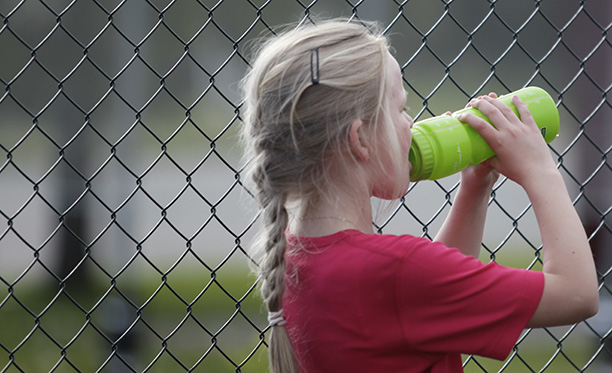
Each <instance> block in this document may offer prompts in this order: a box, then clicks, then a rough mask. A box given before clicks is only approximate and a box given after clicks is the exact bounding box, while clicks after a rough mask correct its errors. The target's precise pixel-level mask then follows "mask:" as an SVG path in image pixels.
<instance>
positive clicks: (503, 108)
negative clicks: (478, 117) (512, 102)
mask: <svg viewBox="0 0 612 373" xmlns="http://www.w3.org/2000/svg"><path fill="white" fill-rule="evenodd" d="M483 101H484V102H486V103H488V104H490V105H492V106H493V107H495V109H497V111H498V112H499V113H501V115H502V116H503V118H504V119H506V120H507V121H509V122H510V123H514V124H518V123H520V118H519V117H518V116H517V115H516V113H515V112H514V111H512V109H511V108H510V107H509V106H508V105H506V104H505V103H503V102H501V101H499V100H495V99H493V98H490V97H486V98H485V99H484V100H483ZM482 105H483V104H478V103H477V106H476V108H477V109H478V110H480V111H482V110H481V106H482ZM485 110H488V111H491V112H495V110H494V109H490V108H486V109H485ZM482 113H483V114H485V115H486V116H487V117H488V118H489V119H491V122H492V123H494V124H495V125H496V126H497V121H498V120H501V119H502V118H499V119H498V115H497V114H491V115H493V117H491V116H489V114H488V113H485V112H484V111H482Z"/></svg>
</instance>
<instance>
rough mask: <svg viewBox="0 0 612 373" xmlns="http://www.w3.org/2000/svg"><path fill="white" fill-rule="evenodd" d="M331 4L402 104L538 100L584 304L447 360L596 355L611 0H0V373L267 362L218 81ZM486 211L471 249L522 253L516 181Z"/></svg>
mask: <svg viewBox="0 0 612 373" xmlns="http://www.w3.org/2000/svg"><path fill="white" fill-rule="evenodd" d="M336 16H343V17H347V18H352V17H357V18H361V19H367V20H377V21H379V22H380V23H381V24H382V25H383V26H385V27H386V30H387V33H388V34H389V35H390V37H391V40H392V43H393V46H394V48H395V54H396V57H397V59H398V61H399V62H400V64H401V65H402V68H403V74H404V80H405V85H406V89H407V91H408V92H409V103H408V104H409V106H410V108H411V110H412V113H411V114H412V115H413V117H416V118H417V119H418V118H421V119H422V118H425V117H428V116H431V115H438V114H441V113H443V112H445V111H446V110H453V109H458V108H460V107H463V106H464V105H465V103H466V102H467V101H468V100H469V98H471V97H473V96H476V95H480V94H483V93H487V92H489V91H496V92H498V93H500V94H503V93H507V92H509V91H513V90H516V89H519V88H521V87H523V86H527V85H537V86H540V87H542V88H544V89H546V90H547V91H548V92H549V93H550V94H551V95H552V96H553V97H554V98H555V100H556V102H557V103H558V107H559V110H560V114H561V120H562V127H561V136H560V137H559V138H558V139H557V140H555V141H554V142H553V143H552V144H551V149H552V151H553V152H554V153H555V154H556V156H557V157H558V163H559V167H560V168H561V170H562V171H563V174H564V176H565V177H566V181H567V183H568V185H569V187H570V189H571V193H572V198H573V199H574V201H575V204H576V207H577V208H578V209H579V211H580V213H581V216H582V218H583V221H584V223H585V226H586V227H587V230H588V233H589V235H590V240H591V243H592V246H593V250H594V254H595V257H596V259H597V266H598V271H599V275H600V281H601V288H600V294H601V300H602V302H601V310H600V313H599V314H598V316H596V317H594V318H593V319H590V320H588V321H587V322H584V323H580V324H577V325H573V326H570V327H564V328H551V329H544V330H529V331H526V332H525V334H524V335H523V336H522V337H521V339H520V340H519V341H518V343H517V345H516V347H515V349H514V351H513V353H512V354H511V355H510V357H509V358H508V359H507V360H506V361H505V362H495V361H490V360H488V359H482V358H478V357H471V356H466V357H465V369H466V371H472V372H496V371H506V372H527V371H530V372H533V371H551V372H573V371H583V370H585V371H589V372H605V371H609V370H610V369H612V368H611V365H609V364H610V360H611V355H612V351H611V347H610V342H609V341H610V338H611V337H610V333H611V331H612V309H611V308H610V299H611V298H612V295H611V294H612V288H611V282H610V281H611V280H610V271H611V269H612V254H611V253H612V246H611V239H610V238H611V229H610V225H609V223H608V214H609V212H610V210H611V208H612V169H611V167H610V163H609V162H608V159H607V157H608V154H609V152H610V150H611V147H612V129H611V127H610V123H611V122H612V110H611V107H610V100H609V98H608V94H609V92H610V87H611V81H612V45H611V40H610V36H609V35H608V31H609V30H610V23H611V22H612V3H611V2H609V1H600V0H584V1H579V0H498V1H495V0H479V1H471V0H455V1H453V0H405V1H399V0H383V1H375V0H361V1H357V0H351V1H349V0H346V1H344V0H319V1H316V0H314V1H310V0H307V1H304V0H286V1H282V0H268V1H264V0H214V1H213V0H182V1H177V0H80V1H74V0H73V1H71V0H22V1H19V0H3V1H2V2H0V18H1V20H2V23H1V25H0V85H1V86H2V88H3V90H2V91H1V92H0V147H1V149H2V151H1V152H2V153H4V154H5V155H6V157H5V159H4V160H3V161H0V190H1V191H2V193H1V195H0V215H1V218H0V220H1V221H4V222H5V224H4V227H3V228H0V280H1V281H2V285H1V287H2V289H3V290H2V291H3V293H2V294H1V295H0V367H2V371H3V372H4V371H10V372H13V371H26V372H43V371H57V372H72V371H83V372H90V371H109V372H122V371H138V372H140V371H152V372H174V371H191V370H193V371H205V372H226V371H228V372H229V371H242V372H260V371H266V370H267V361H266V354H267V347H266V343H265V337H266V334H267V322H266V319H265V315H264V312H263V308H262V306H261V302H260V300H259V298H258V295H257V291H256V289H255V287H256V279H255V278H254V277H253V276H252V275H250V274H249V271H248V269H247V262H248V260H249V259H248V254H247V248H248V242H249V239H250V237H251V236H252V234H253V231H254V230H256V229H257V218H256V216H257V213H256V211H255V209H254V208H253V205H254V204H253V203H252V200H251V199H250V197H249V196H248V194H247V193H244V190H243V187H242V186H241V183H240V169H241V167H242V161H241V160H240V149H239V146H238V145H237V132H238V130H239V127H240V126H241V125H242V123H241V120H240V105H241V99H240V94H239V89H238V84H237V82H238V80H239V79H240V78H241V77H242V76H243V74H244V71H245V69H246V68H247V66H248V63H249V58H250V54H249V42H250V41H251V40H253V39H254V38H256V37H258V36H261V35H262V34H265V33H266V32H269V31H270V30H271V29H274V28H275V27H276V26H278V25H282V24H287V23H296V22H300V21H301V22H316V20H317V19H318V18H329V17H336ZM457 181H458V179H457V177H454V176H453V177H449V178H447V179H444V180H442V181H440V182H420V183H417V184H414V185H413V186H412V187H411V189H410V191H409V192H408V194H407V195H406V196H405V198H404V199H403V200H402V201H401V203H400V204H399V205H398V206H397V208H395V209H391V210H383V211H391V213H390V214H384V216H380V217H379V218H378V219H377V221H376V226H377V228H378V229H379V230H380V231H381V232H385V233H400V232H401V233H405V232H411V233H413V234H416V235H420V234H423V235H427V236H428V235H429V234H430V232H435V231H436V230H437V228H438V227H439V226H440V224H441V221H442V220H443V218H444V216H445V214H446V213H447V211H448V208H449V204H450V203H451V201H452V198H453V193H454V190H455V189H456V184H457ZM424 201H427V202H426V203H425V202H424ZM489 215H490V218H489V222H488V225H487V227H486V228H487V233H486V235H485V239H484V243H483V247H484V249H483V258H482V259H483V260H485V261H488V260H497V261H499V262H500V263H502V264H506V265H510V266H516V267H522V268H534V267H535V268H536V269H537V267H538V266H539V265H540V245H541V242H540V241H539V235H538V232H537V227H536V224H535V220H534V217H533V213H532V210H531V208H530V205H529V202H528V200H527V198H526V197H525V195H524V194H523V193H522V192H521V190H520V189H519V188H517V187H516V186H515V185H513V184H512V183H511V182H506V181H503V180H502V181H501V182H500V183H499V184H498V186H497V187H496V188H495V190H494V193H493V198H492V200H491V204H490V213H489Z"/></svg>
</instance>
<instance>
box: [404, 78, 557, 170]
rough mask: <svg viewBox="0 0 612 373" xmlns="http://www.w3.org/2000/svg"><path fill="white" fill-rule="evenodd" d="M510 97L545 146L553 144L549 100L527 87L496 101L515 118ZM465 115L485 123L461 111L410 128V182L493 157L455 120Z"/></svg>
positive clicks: (553, 116)
mask: <svg viewBox="0 0 612 373" xmlns="http://www.w3.org/2000/svg"><path fill="white" fill-rule="evenodd" d="M513 96H519V97H520V98H521V100H522V101H523V102H524V103H525V104H526V105H527V107H528V108H529V111H530V113H531V115H532V116H533V118H534V120H535V122H536V123H537V125H538V127H539V128H540V130H541V132H542V135H543V136H544V139H545V140H546V142H547V143H550V142H551V141H552V140H554V139H555V138H556V137H557V135H558V133H559V111H558V110H557V106H556V105H555V102H554V100H553V99H552V97H550V95H549V94H548V93H547V92H546V91H544V90H543V89H541V88H538V87H527V88H523V89H521V90H518V91H516V92H512V93H510V94H508V95H505V96H501V97H499V98H498V100H500V101H502V102H504V103H505V104H506V105H508V106H509V107H510V108H511V109H512V110H513V111H514V112H515V113H516V114H517V115H518V111H517V109H516V107H515V106H514V104H512V97H513ZM466 112H469V113H472V114H474V115H476V116H478V117H480V118H483V119H485V120H487V121H488V122H489V120H488V118H486V117H485V116H484V114H482V113H481V112H480V111H478V110H477V109H475V108H465V109H462V110H459V111H457V112H455V113H453V115H441V116H438V117H434V118H429V119H425V120H422V121H419V122H416V123H415V124H414V125H413V127H412V144H411V147H410V153H409V160H410V163H411V164H412V171H411V172H410V180H412V181H418V180H425V179H429V180H436V179H440V178H443V177H446V176H449V175H452V174H455V173H457V172H459V171H461V170H463V169H464V168H466V167H468V166H472V165H475V164H478V163H480V162H482V161H484V160H487V159H489V158H491V157H493V156H494V155H495V153H494V152H493V151H492V150H491V148H490V147H489V145H488V144H487V142H486V141H485V140H484V139H483V138H482V137H481V136H480V135H479V134H478V133H477V132H476V131H475V130H474V129H473V128H472V127H471V126H470V125H468V124H466V123H463V122H461V121H459V120H458V119H457V118H455V116H456V115H457V114H460V113H466ZM489 123H490V122H489Z"/></svg>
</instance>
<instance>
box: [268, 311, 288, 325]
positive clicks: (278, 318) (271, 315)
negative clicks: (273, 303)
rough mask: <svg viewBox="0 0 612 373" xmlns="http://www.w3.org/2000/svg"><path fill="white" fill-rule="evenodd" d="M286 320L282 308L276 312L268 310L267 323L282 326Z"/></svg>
mask: <svg viewBox="0 0 612 373" xmlns="http://www.w3.org/2000/svg"><path fill="white" fill-rule="evenodd" d="M286 322H287V321H286V320H285V313H284V311H283V309H282V308H281V309H280V310H279V311H276V312H268V323H270V326H276V325H278V326H283V325H285V323H286Z"/></svg>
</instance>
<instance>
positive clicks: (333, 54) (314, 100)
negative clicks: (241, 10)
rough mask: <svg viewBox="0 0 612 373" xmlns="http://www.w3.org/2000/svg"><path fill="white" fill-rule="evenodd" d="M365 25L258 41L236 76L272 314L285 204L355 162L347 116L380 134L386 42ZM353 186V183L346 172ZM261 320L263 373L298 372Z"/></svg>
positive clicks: (277, 298)
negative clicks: (336, 167) (243, 72)
mask: <svg viewBox="0 0 612 373" xmlns="http://www.w3.org/2000/svg"><path fill="white" fill-rule="evenodd" d="M365 26H366V25H365V24H356V23H346V22H342V21H340V22H329V23H322V24H321V25H318V26H301V27H298V28H296V29H295V30H293V31H288V32H286V33H283V34H282V35H280V36H278V37H276V38H274V39H271V40H270V41H268V42H266V43H264V44H262V45H261V46H260V49H259V50H258V56H257V58H256V59H255V61H254V62H253V64H252V68H251V69H250V71H249V72H248V74H247V76H246V77H245V79H244V81H243V89H244V93H245V103H244V117H243V119H244V123H245V127H244V129H243V131H242V138H243V140H244V144H245V146H246V152H245V159H246V160H247V167H246V168H245V173H246V176H247V178H246V179H247V180H249V181H250V182H252V183H253V186H254V188H253V191H254V192H255V193H254V194H255V197H256V200H257V202H258V203H259V205H260V207H261V209H262V211H261V213H262V215H261V222H262V225H263V229H262V230H261V231H260V232H259V233H258V234H257V237H256V239H257V241H256V243H255V245H254V247H253V249H254V250H253V257H254V259H255V261H256V262H257V263H258V265H259V267H258V268H257V272H258V275H259V276H260V278H261V294H262V297H263V299H264V301H265V304H266V306H267V308H268V311H269V313H270V314H272V315H274V314H276V313H279V314H281V315H282V313H281V311H282V308H283V305H282V300H283V295H284V292H285V271H286V264H285V253H286V249H287V239H286V236H285V231H286V230H287V228H288V223H289V212H288V210H287V205H290V206H291V208H296V209H297V208H303V207H305V206H307V205H308V204H309V203H312V201H316V200H319V199H320V198H326V197H327V196H331V195H333V194H334V191H335V190H336V189H335V188H336V187H337V186H336V185H334V182H333V179H334V178H333V177H332V176H333V175H332V174H331V169H332V168H331V167H330V162H331V160H334V162H346V163H349V162H355V159H353V158H352V157H351V155H350V154H351V153H350V151H349V148H350V144H349V143H348V141H347V139H348V137H347V136H348V135H347V134H348V133H349V129H350V127H351V125H352V123H353V121H354V120H355V119H363V120H364V121H365V122H366V123H368V128H369V129H368V130H369V131H371V133H372V134H377V133H379V132H382V133H383V134H385V136H386V132H384V131H378V130H377V126H379V123H383V122H384V121H382V120H379V116H380V115H384V113H385V110H384V105H383V96H384V95H383V92H384V81H385V78H384V66H385V64H384V62H385V58H386V57H385V56H386V54H387V53H388V52H387V45H388V44H387V39H386V38H385V37H384V36H382V34H380V33H376V34H374V33H373V31H375V30H369V29H368V28H367V27H365ZM312 50H317V53H319V51H320V57H321V60H320V65H317V69H319V68H320V73H321V81H320V82H319V81H318V80H317V82H314V80H313V78H312V76H311V71H312V69H313V66H312V63H311V59H310V55H311V53H312ZM317 73H318V72H317ZM385 128H386V127H385ZM390 128H394V127H393V126H390ZM385 131H386V130H385ZM387 137H388V139H389V141H386V142H385V143H388V144H392V148H396V149H400V145H399V143H398V142H397V141H394V140H395V139H396V138H397V136H392V134H391V133H390V134H389V135H388V136H387ZM387 137H385V139H387ZM375 143H376V142H375ZM380 143H382V141H380ZM398 158H399V157H398ZM338 164H340V163H338ZM354 182H355V185H358V184H359V183H362V182H363V180H361V179H360V178H358V176H355V180H354ZM288 202H289V203H288ZM270 314H269V315H270ZM271 325H272V326H271V333H270V345H269V347H270V348H269V353H270V370H271V372H272V373H294V372H295V373H297V372H299V370H300V369H299V366H298V362H297V359H296V357H295V353H294V351H293V348H292V345H291V342H290V340H289V335H288V333H287V330H286V329H285V327H284V324H283V323H276V322H275V323H272V322H271Z"/></svg>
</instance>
